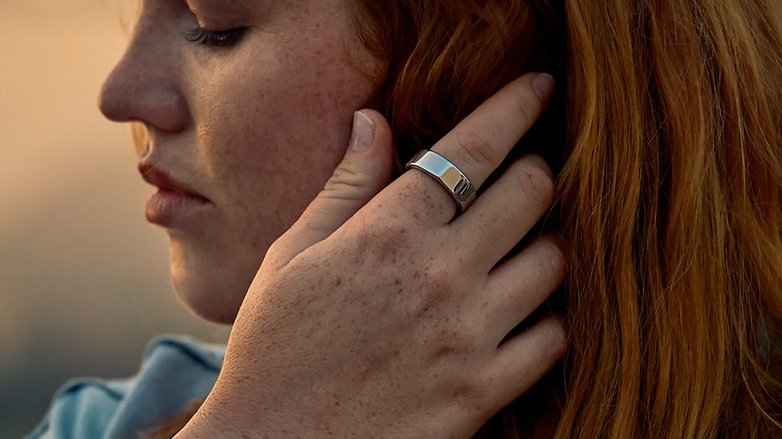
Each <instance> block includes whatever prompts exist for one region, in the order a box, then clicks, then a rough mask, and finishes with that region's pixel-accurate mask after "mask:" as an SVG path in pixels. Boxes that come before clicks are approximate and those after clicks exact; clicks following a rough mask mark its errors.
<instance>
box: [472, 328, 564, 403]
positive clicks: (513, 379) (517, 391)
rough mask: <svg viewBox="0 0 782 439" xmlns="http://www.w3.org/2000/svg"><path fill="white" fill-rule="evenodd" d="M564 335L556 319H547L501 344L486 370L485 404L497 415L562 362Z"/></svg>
mask: <svg viewBox="0 0 782 439" xmlns="http://www.w3.org/2000/svg"><path fill="white" fill-rule="evenodd" d="M566 347H567V334H566V332H565V328H564V326H563V324H562V322H561V321H560V320H559V318H557V317H554V316H547V317H544V318H543V319H541V320H540V321H539V322H537V323H535V324H534V325H533V326H532V327H530V328H529V329H527V330H526V331H524V332H522V333H521V334H519V335H517V336H515V337H513V338H511V339H509V340H508V341H507V342H505V343H503V344H502V345H501V346H500V347H499V348H498V350H497V354H496V356H495V358H494V360H493V361H492V364H491V365H490V366H489V369H488V371H487V372H486V373H487V380H486V382H488V383H491V384H490V385H489V389H487V391H488V395H490V397H491V400H490V401H488V402H487V404H489V405H491V406H493V407H492V409H493V411H492V413H496V412H497V411H499V410H501V409H502V408H503V407H505V406H507V405H508V404H510V403H511V402H513V401H514V400H515V399H516V398H518V397H519V396H520V395H521V394H523V393H524V392H526V391H527V390H529V388H530V387H532V386H533V385H534V384H535V383H536V382H538V381H539V380H540V379H541V378H543V377H544V376H545V375H546V372H548V371H549V370H551V368H552V367H554V365H556V364H557V362H558V361H559V360H560V359H561V358H562V355H563V354H564V353H565V349H566Z"/></svg>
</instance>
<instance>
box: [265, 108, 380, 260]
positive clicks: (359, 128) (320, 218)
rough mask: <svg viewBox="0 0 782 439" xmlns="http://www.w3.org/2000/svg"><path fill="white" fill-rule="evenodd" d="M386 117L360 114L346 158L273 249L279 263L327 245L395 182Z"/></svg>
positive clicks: (355, 121) (356, 117) (357, 117)
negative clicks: (330, 237) (380, 193)
mask: <svg viewBox="0 0 782 439" xmlns="http://www.w3.org/2000/svg"><path fill="white" fill-rule="evenodd" d="M392 143H393V142H392V140H391V128H390V127H389V125H388V122H386V119H385V118H384V117H383V115H382V114H380V113H378V112H377V111H374V110H366V109H365V110H360V111H357V112H356V113H355V114H354V116H353V133H352V135H351V138H350V143H349V144H348V148H347V151H346V152H345V157H344V158H343V159H342V162H341V163H340V164H339V166H337V168H336V169H335V170H334V173H333V174H332V176H331V178H329V180H328V181H327V182H326V185H325V187H324V188H323V190H322V191H321V192H320V193H319V194H318V196H317V197H315V199H314V200H313V201H312V203H310V205H309V206H308V207H307V209H306V210H305V211H304V213H302V215H301V217H299V219H298V220H297V221H296V223H295V224H293V226H291V228H290V229H288V231H287V232H285V234H283V235H282V236H281V237H280V238H279V239H278V240H277V242H275V244H274V248H275V252H276V254H275V258H274V259H275V261H276V262H277V263H280V264H281V265H283V266H284V265H286V264H287V263H288V262H290V260H291V259H293V258H294V257H295V256H296V255H298V254H299V253H301V252H302V251H304V250H305V249H307V248H308V247H310V246H312V245H314V244H316V243H318V242H320V241H322V240H324V239H326V238H327V237H329V236H330V235H331V234H332V233H333V232H334V231H335V230H337V229H338V228H339V227H340V226H342V224H344V223H345V222H346V221H347V220H348V219H349V218H350V217H351V216H353V215H354V214H355V213H356V212H358V210H359V209H361V208H362V207H363V206H364V205H365V204H367V202H369V200H371V199H372V197H374V196H375V195H377V194H378V193H379V192H380V191H381V190H382V189H383V188H384V187H386V186H387V185H388V184H389V183H390V181H391V175H392V172H393V163H394V149H393V144H392Z"/></svg>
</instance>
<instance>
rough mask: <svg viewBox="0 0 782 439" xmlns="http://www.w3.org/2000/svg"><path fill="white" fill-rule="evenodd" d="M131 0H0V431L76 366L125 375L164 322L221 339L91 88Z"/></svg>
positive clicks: (40, 403) (36, 415) (19, 425)
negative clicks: (181, 290) (176, 264)
mask: <svg viewBox="0 0 782 439" xmlns="http://www.w3.org/2000/svg"><path fill="white" fill-rule="evenodd" d="M130 3H131V2H130V1H125V0H123V4H124V6H123V5H122V4H121V3H120V0H67V1H43V0H34V1H33V0H11V1H3V2H0V163H1V165H0V170H1V172H0V175H1V176H0V206H2V207H1V208H0V212H1V213H0V249H2V250H1V251H0V437H3V438H12V437H20V436H21V435H23V434H25V433H26V432H28V431H29V430H30V429H31V428H32V427H33V426H34V424H35V423H36V422H38V420H39V419H40V418H41V417H42V416H43V411H44V410H45V409H46V407H47V406H48V405H49V402H50V400H51V397H52V395H53V392H54V391H55V389H56V388H57V387H59V386H60V385H62V384H63V383H64V382H65V380H67V379H69V378H71V377H77V376H103V377H122V376H128V375H130V374H133V373H135V372H136V370H135V369H136V368H137V366H138V364H139V361H140V358H141V355H142V353H143V349H144V346H145V344H146V343H147V342H148V341H149V339H150V338H151V337H152V336H154V335H156V334H159V333H161V332H173V333H191V334H199V335H200V336H201V337H203V338H205V339H207V340H208V339H220V338H221V337H222V334H220V333H219V329H216V327H214V326H209V325H207V324H205V323H201V322H200V321H198V320H197V319H196V318H195V317H192V316H190V315H189V314H188V313H187V311H186V310H185V309H184V308H183V307H182V306H181V305H180V304H179V303H178V302H177V301H176V298H175V296H174V292H173V291H172V288H171V287H170V285H169V279H168V265H167V259H168V254H167V243H166V238H165V234H164V232H163V231H161V230H158V229H156V228H153V227H152V226H150V225H149V224H148V223H147V222H146V221H145V220H144V212H143V207H144V201H145V198H146V197H148V195H149V193H151V189H150V188H149V187H148V186H146V185H145V184H144V183H143V182H142V180H141V179H140V178H139V175H138V171H137V170H136V163H135V159H134V156H133V154H132V146H131V141H130V133H129V129H128V127H127V126H122V125H118V124H112V123H110V122H108V121H106V120H104V119H103V117H102V116H101V114H100V112H99V111H98V110H97V107H96V98H97V95H98V90H99V88H100V86H101V83H102V80H103V78H104V77H105V76H106V75H107V74H108V72H109V71H110V69H111V67H112V66H113V63H115V62H116V61H117V60H118V59H119V57H120V56H121V53H122V49H123V45H124V43H125V39H126V32H125V30H124V29H125V28H124V26H123V22H127V21H128V19H129V18H130V17H131V16H132V14H130V13H128V12H127V11H128V10H132V9H131V8H129V4H130Z"/></svg>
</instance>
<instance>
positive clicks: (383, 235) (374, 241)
mask: <svg viewBox="0 0 782 439" xmlns="http://www.w3.org/2000/svg"><path fill="white" fill-rule="evenodd" d="M407 229H408V227H407V226H406V225H405V224H403V223H401V222H399V221H394V220H388V221H372V222H369V223H365V224H364V226H363V227H362V228H361V232H360V233H359V242H360V247H361V248H362V249H363V250H364V253H365V254H366V256H368V257H370V258H373V259H381V260H385V259H388V258H392V259H393V258H395V257H396V255H397V254H398V253H399V252H401V251H402V249H404V248H405V247H406V246H407V245H408V239H407V236H408V235H409V231H408V230H407Z"/></svg>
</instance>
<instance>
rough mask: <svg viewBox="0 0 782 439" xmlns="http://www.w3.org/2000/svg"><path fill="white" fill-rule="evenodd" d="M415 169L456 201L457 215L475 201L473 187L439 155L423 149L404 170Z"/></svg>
mask: <svg viewBox="0 0 782 439" xmlns="http://www.w3.org/2000/svg"><path fill="white" fill-rule="evenodd" d="M410 168H415V169H419V170H421V171H424V172H425V173H427V174H429V175H430V176H432V177H433V178H434V179H435V180H437V181H438V182H439V183H440V185H442V187H444V188H445V189H446V190H447V191H448V193H449V194H451V197H452V198H453V199H454V201H456V205H457V207H458V208H459V213H463V212H464V211H465V210H467V208H468V207H470V204H472V202H473V201H475V187H474V186H473V185H472V183H471V182H470V179H469V178H467V176H465V175H464V174H463V173H462V171H460V170H459V168H457V167H456V166H455V165H454V164H453V163H451V162H450V161H448V159H446V158H445V157H443V156H441V155H440V154H438V153H436V152H434V151H430V150H428V149H424V150H422V151H419V152H418V154H416V155H415V156H414V157H413V158H412V160H410V161H409V162H408V163H407V166H406V167H405V169H406V170H407V169H410Z"/></svg>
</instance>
